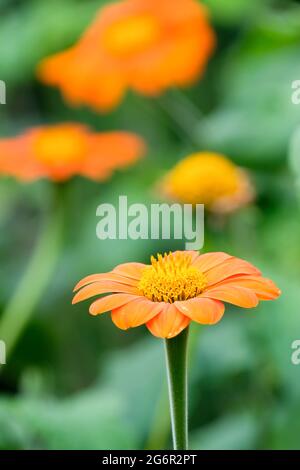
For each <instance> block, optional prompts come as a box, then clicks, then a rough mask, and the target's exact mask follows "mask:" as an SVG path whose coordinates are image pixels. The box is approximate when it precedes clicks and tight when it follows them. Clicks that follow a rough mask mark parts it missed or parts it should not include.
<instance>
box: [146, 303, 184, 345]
mask: <svg viewBox="0 0 300 470" xmlns="http://www.w3.org/2000/svg"><path fill="white" fill-rule="evenodd" d="M190 321H191V320H190V319H189V318H188V317H186V316H185V315H183V314H182V313H181V312H179V310H178V309H177V308H176V306H175V304H167V303H165V304H164V308H163V311H162V312H161V313H159V314H158V315H156V316H155V317H154V318H152V320H150V321H148V323H147V328H148V330H149V331H150V332H151V333H152V334H153V335H154V336H157V337H158V338H173V337H174V336H177V335H179V333H181V331H182V330H184V328H186V327H187V326H188V325H189V323H190Z"/></svg>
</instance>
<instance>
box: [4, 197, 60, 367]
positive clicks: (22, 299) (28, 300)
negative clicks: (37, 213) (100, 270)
mask: <svg viewBox="0 0 300 470" xmlns="http://www.w3.org/2000/svg"><path fill="white" fill-rule="evenodd" d="M61 196H62V195H61V189H58V188H57V191H56V197H55V200H54V202H53V207H52V208H51V210H50V213H48V214H47V215H46V217H45V221H44V224H43V227H42V230H41V234H40V236H39V239H38V242H37V245H36V247H35V249H34V252H33V254H32V257H31V259H30V262H29V265H28V266H27V269H26V271H25V273H24V275H23V278H22V279H21V282H20V284H19V285H18V286H17V288H16V290H15V292H14V294H13V296H12V298H11V299H10V301H9V303H8V305H7V306H6V308H5V310H4V312H3V313H2V315H1V317H0V338H1V340H3V341H4V342H5V344H6V356H7V358H8V356H9V355H10V354H11V353H12V351H13V349H14V347H15V346H16V344H17V342H18V340H19V338H20V336H21V335H22V333H23V331H24V329H25V328H26V326H27V325H28V323H29V321H30V319H31V317H32V315H33V313H34V311H35V309H36V306H37V304H38V303H39V302H40V300H41V298H42V296H43V294H44V292H45V289H46V287H47V285H48V283H49V280H50V279H51V276H52V274H53V271H54V269H55V266H56V262H57V259H58V255H59V250H60V245H61V234H62V227H63V211H62V198H61Z"/></svg>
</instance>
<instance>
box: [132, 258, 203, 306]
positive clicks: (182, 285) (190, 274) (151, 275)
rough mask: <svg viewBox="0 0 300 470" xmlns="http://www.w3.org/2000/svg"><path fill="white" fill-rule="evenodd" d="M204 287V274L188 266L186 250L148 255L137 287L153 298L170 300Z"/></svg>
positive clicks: (196, 294)
mask: <svg viewBox="0 0 300 470" xmlns="http://www.w3.org/2000/svg"><path fill="white" fill-rule="evenodd" d="M205 287H206V279H205V276H204V274H203V273H202V272H201V271H199V270H198V269H197V268H196V267H194V266H192V257H191V255H190V254H188V253H182V252H175V253H170V254H166V253H165V254H164V255H160V254H159V255H157V259H156V258H154V257H153V256H152V258H151V266H147V268H145V270H144V272H143V273H142V277H141V280H140V282H139V285H138V288H139V290H140V291H141V292H142V294H143V295H144V296H145V297H147V298H148V299H150V300H152V301H153V302H169V303H173V302H176V301H178V300H188V299H192V298H194V297H197V296H198V295H199V294H201V292H203V290H204V289H205Z"/></svg>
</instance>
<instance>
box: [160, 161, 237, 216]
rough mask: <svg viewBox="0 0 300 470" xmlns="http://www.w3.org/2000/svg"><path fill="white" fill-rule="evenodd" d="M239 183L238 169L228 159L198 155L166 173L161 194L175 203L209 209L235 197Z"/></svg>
mask: <svg viewBox="0 0 300 470" xmlns="http://www.w3.org/2000/svg"><path fill="white" fill-rule="evenodd" d="M243 183H244V177H243V176H242V174H241V171H240V169H239V168H238V167H237V166H236V165H235V164H234V163H232V162H231V161H230V160H229V159H228V158H226V157H224V156H223V155H219V154H215V153H209V152H200V153H195V154H192V155H190V156H189V157H187V158H185V159H184V160H182V161H181V162H179V163H178V164H177V165H176V166H175V168H174V169H173V170H171V171H170V173H169V174H168V175H167V178H166V180H165V184H164V191H165V193H167V194H168V195H169V196H171V197H172V198H174V199H176V200H178V201H179V202H182V203H187V204H205V205H206V206H207V207H208V208H212V207H213V206H214V205H216V204H218V203H219V201H222V199H228V198H231V197H234V196H235V195H236V194H238V193H239V192H240V189H241V186H242V184H243Z"/></svg>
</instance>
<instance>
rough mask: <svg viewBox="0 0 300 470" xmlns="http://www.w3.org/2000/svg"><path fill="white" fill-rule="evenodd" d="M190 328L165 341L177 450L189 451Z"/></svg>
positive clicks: (174, 441)
mask: <svg viewBox="0 0 300 470" xmlns="http://www.w3.org/2000/svg"><path fill="white" fill-rule="evenodd" d="M188 333H189V332H188V328H186V329H185V330H183V331H182V333H180V334H179V335H178V336H175V338H172V339H166V340H165V349H166V366H167V375H168V386H169V400H170V411H171V422H172V435H173V445H174V449H175V450H187V449H188V396H187V344H188Z"/></svg>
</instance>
